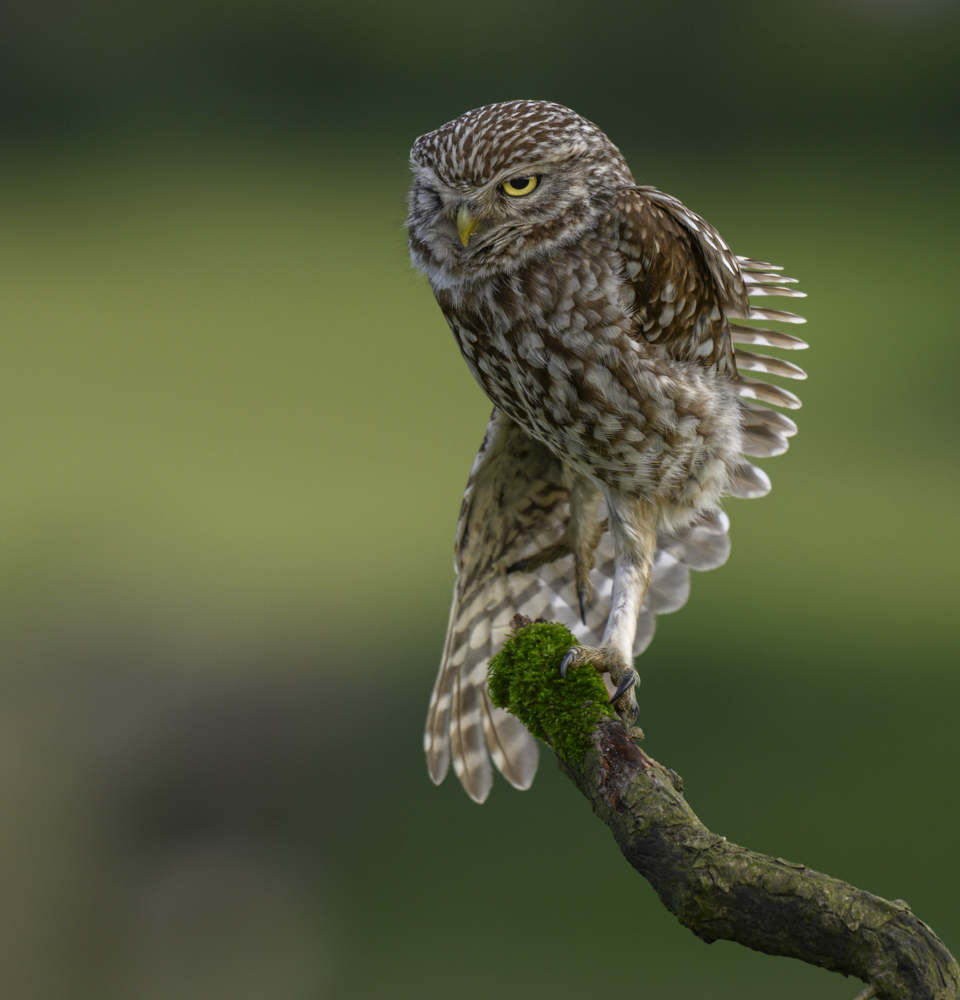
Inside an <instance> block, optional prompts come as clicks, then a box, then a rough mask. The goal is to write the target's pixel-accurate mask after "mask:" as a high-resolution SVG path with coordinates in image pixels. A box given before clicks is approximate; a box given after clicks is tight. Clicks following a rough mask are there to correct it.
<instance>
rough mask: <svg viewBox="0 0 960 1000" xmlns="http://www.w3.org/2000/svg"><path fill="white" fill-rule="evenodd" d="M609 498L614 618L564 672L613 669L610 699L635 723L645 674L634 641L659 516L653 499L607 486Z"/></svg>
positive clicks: (568, 660)
mask: <svg viewBox="0 0 960 1000" xmlns="http://www.w3.org/2000/svg"><path fill="white" fill-rule="evenodd" d="M606 499H607V508H608V510H609V512H610V519H609V521H610V531H611V533H612V534H613V539H614V544H615V546H616V562H615V568H614V575H613V597H612V607H611V609H610V617H609V618H608V619H607V627H606V629H605V631H604V633H603V641H602V642H601V644H600V646H599V647H598V648H596V649H592V648H591V647H589V646H574V647H573V648H572V649H570V650H569V652H568V653H567V655H566V656H565V657H564V658H563V663H562V664H561V665H560V673H561V675H563V674H565V673H566V671H567V668H568V667H570V666H572V665H574V664H578V663H589V664H591V665H592V666H593V667H595V668H596V669H597V670H599V671H600V672H601V673H609V674H610V679H611V680H612V681H613V683H614V684H615V685H616V692H615V693H614V695H613V697H612V698H611V699H610V700H611V702H612V703H613V705H614V707H615V708H616V710H617V714H618V715H619V716H620V718H621V720H623V722H624V724H625V725H627V726H632V725H633V724H634V723H635V722H636V720H637V715H638V713H639V708H638V706H637V699H636V696H635V695H634V693H633V688H634V686H635V685H636V684H637V682H638V680H639V679H640V678H639V675H638V674H637V671H636V670H635V669H634V666H633V640H634V638H635V637H636V634H637V618H638V616H639V614H640V606H641V604H643V597H644V594H646V592H647V587H648V586H649V584H650V567H651V566H652V565H653V560H654V557H655V556H656V553H657V516H656V513H655V511H654V510H653V509H652V508H651V507H650V506H649V505H648V504H645V503H642V502H639V501H637V500H634V499H630V498H627V497H624V496H622V495H621V494H616V493H613V492H612V491H608V492H607V498H606Z"/></svg>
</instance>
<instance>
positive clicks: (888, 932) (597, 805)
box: [557, 718, 960, 1000]
mask: <svg viewBox="0 0 960 1000" xmlns="http://www.w3.org/2000/svg"><path fill="white" fill-rule="evenodd" d="M557 760H558V762H559V764H560V768H561V770H562V771H564V772H565V773H566V774H567V776H568V777H569V778H570V779H571V780H572V781H573V783H574V784H575V785H576V786H577V787H578V788H579V789H580V791H581V792H583V794H584V795H585V796H586V797H587V798H588V799H589V800H590V803H591V805H592V806H593V811H594V812H595V813H596V814H597V815H598V816H599V817H600V818H601V819H602V820H603V821H604V822H605V823H606V824H607V826H609V827H610V830H611V832H612V833H613V836H614V839H615V840H616V841H617V844H618V845H619V847H620V850H621V851H622V852H623V855H624V857H625V858H626V859H627V860H628V861H629V862H630V864H631V865H633V867H634V868H636V870H637V871H638V872H639V873H640V874H641V875H643V877H644V878H646V879H647V880H648V881H649V882H650V884H651V885H652V886H653V887H654V889H655V890H656V891H657V895H658V896H659V897H660V900H661V902H662V903H663V905H664V906H666V907H667V909H668V910H670V912H671V913H673V914H675V915H676V916H677V918H678V919H679V920H680V922H681V923H682V924H683V925H684V926H686V927H689V928H690V930H692V931H693V932H694V934H696V935H697V937H699V938H702V939H703V940H704V941H715V940H717V939H718V938H723V939H726V940H729V941H736V942H738V943H739V944H742V945H746V946H747V947H748V948H753V949H755V950H756V951H762V952H766V953H767V954H770V955H786V956H789V957H791V958H799V959H801V960H802V961H804V962H809V963H811V964H813V965H820V966H823V968H825V969H830V970H832V971H834V972H840V973H843V974H844V975H848V976H855V977H857V978H858V979H861V980H863V981H864V982H865V983H867V984H869V985H870V986H872V987H873V988H874V989H875V991H876V995H877V997H878V998H880V1000H960V967H958V965H957V962H956V959H954V957H953V956H952V955H951V954H950V952H949V951H947V949H946V947H945V946H944V945H943V942H942V941H941V940H940V939H939V938H938V937H937V935H936V934H934V932H933V931H932V930H931V929H930V928H929V927H928V926H927V925H926V924H925V923H924V922H923V921H922V920H919V919H918V918H917V917H915V916H914V915H913V913H911V911H910V907H909V906H908V905H907V904H906V903H904V902H903V901H902V900H895V901H893V902H891V901H889V900H886V899H881V898H880V897H879V896H874V895H871V894H870V893H869V892H864V891H863V890H862V889H857V888H856V887H855V886H852V885H849V884H848V883H846V882H841V881H840V880H839V879H835V878H830V876H828V875H824V874H822V873H820V872H817V871H814V870H813V869H811V868H807V867H805V866H804V865H799V864H793V863H792V862H789V861H784V860H783V859H782V858H772V857H770V856H769V855H766V854H757V853H756V852H755V851H750V850H747V849H746V848H744V847H738V846H737V845H736V844H731V843H730V842H729V841H727V839H726V838H725V837H720V836H718V835H717V834H715V833H711V832H710V831H709V830H708V829H707V828H706V827H705V826H704V825H703V823H701V822H700V820H699V819H698V818H697V816H696V815H695V814H694V812H693V810H692V809H691V808H690V806H689V805H688V804H687V802H686V800H685V799H684V797H683V793H682V782H681V781H680V779H679V778H678V776H677V775H676V774H675V773H674V772H673V771H670V770H669V769H668V768H665V767H663V765H661V764H659V763H657V762H656V761H655V760H653V758H651V757H648V756H647V755H646V754H645V753H644V752H643V751H642V750H641V749H640V748H639V747H638V746H637V745H636V744H635V743H634V742H633V740H632V739H631V738H630V736H629V735H628V734H627V732H626V730H625V729H624V727H623V725H622V724H621V723H620V722H619V721H618V720H613V719H608V718H605V719H602V720H601V721H600V722H599V724H598V725H597V727H596V729H595V730H594V750H593V751H592V752H590V753H588V754H587V755H586V756H585V757H584V759H583V763H582V764H578V763H576V762H575V761H571V760H568V759H565V758H562V757H559V756H558V758H557Z"/></svg>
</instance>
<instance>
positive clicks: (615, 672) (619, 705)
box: [560, 646, 640, 729]
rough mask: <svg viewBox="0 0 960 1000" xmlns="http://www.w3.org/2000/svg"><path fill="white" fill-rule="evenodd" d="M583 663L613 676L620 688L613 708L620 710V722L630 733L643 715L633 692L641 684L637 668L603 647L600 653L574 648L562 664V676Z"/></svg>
mask: <svg viewBox="0 0 960 1000" xmlns="http://www.w3.org/2000/svg"><path fill="white" fill-rule="evenodd" d="M582 663H589V664H590V665H591V666H592V667H593V668H594V669H595V670H597V671H598V672H599V673H601V674H609V675H610V679H611V680H612V681H613V683H614V684H616V685H617V689H616V691H615V692H614V693H613V697H612V698H611V699H610V704H611V705H613V707H614V708H615V709H616V712H617V715H619V716H620V721H621V722H622V723H623V724H624V726H626V727H627V729H630V728H631V727H632V726H634V725H636V722H637V717H638V716H639V715H640V706H639V705H638V704H637V698H636V695H635V694H634V693H633V689H634V687H636V685H637V684H638V683H639V681H640V675H639V674H638V673H637V671H636V670H635V669H634V668H633V665H632V664H631V663H629V662H627V661H625V660H624V658H623V657H622V656H621V655H620V653H618V652H617V651H616V650H615V649H609V648H606V647H603V646H601V647H600V648H599V649H593V648H591V647H590V646H573V647H571V648H570V649H569V650H567V654H566V656H564V658H563V661H562V662H561V664H560V676H561V677H565V676H566V674H567V670H568V669H569V668H570V667H573V666H578V665H579V664H582Z"/></svg>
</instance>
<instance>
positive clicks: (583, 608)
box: [577, 588, 590, 625]
mask: <svg viewBox="0 0 960 1000" xmlns="http://www.w3.org/2000/svg"><path fill="white" fill-rule="evenodd" d="M577 597H579V598H580V617H581V618H582V619H583V624H584V625H586V624H587V601H588V600H589V599H590V595H589V594H588V593H587V591H586V588H583V589H581V590H578V591H577Z"/></svg>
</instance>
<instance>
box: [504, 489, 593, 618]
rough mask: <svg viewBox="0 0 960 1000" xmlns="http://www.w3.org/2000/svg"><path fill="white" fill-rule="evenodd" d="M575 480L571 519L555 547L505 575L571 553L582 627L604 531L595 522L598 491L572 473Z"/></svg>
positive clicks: (523, 571) (513, 567)
mask: <svg viewBox="0 0 960 1000" xmlns="http://www.w3.org/2000/svg"><path fill="white" fill-rule="evenodd" d="M571 475H572V476H573V477H574V478H573V482H572V483H571V485H570V517H569V518H568V519H567V525H566V527H565V528H564V531H563V534H562V535H561V536H560V538H559V540H558V541H557V542H556V543H555V544H554V545H548V546H547V547H546V548H545V549H541V550H540V551H539V552H538V553H537V554H536V555H533V556H529V557H528V558H526V559H521V560H520V561H519V562H515V563H514V564H513V565H512V566H508V567H507V572H508V573H532V572H533V571H534V570H535V569H539V568H540V567H541V566H545V565H546V564H547V563H551V562H554V561H555V560H557V559H560V558H561V557H562V556H565V555H568V554H569V553H571V552H572V553H573V560H574V572H575V573H576V581H577V596H578V597H579V599H580V614H581V616H582V617H583V621H584V624H586V620H587V604H588V603H589V601H590V599H591V598H592V597H593V584H592V583H591V582H590V570H592V569H593V566H594V557H593V553H594V551H595V549H596V547H597V545H598V543H599V542H600V537H601V536H602V535H603V533H604V531H606V529H607V525H606V522H605V521H603V522H601V521H598V520H597V509H598V508H599V506H600V498H601V494H600V491H599V490H598V489H597V487H596V486H595V485H594V484H593V483H592V482H591V481H590V480H589V479H587V478H586V477H585V476H581V475H578V474H577V473H571Z"/></svg>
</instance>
